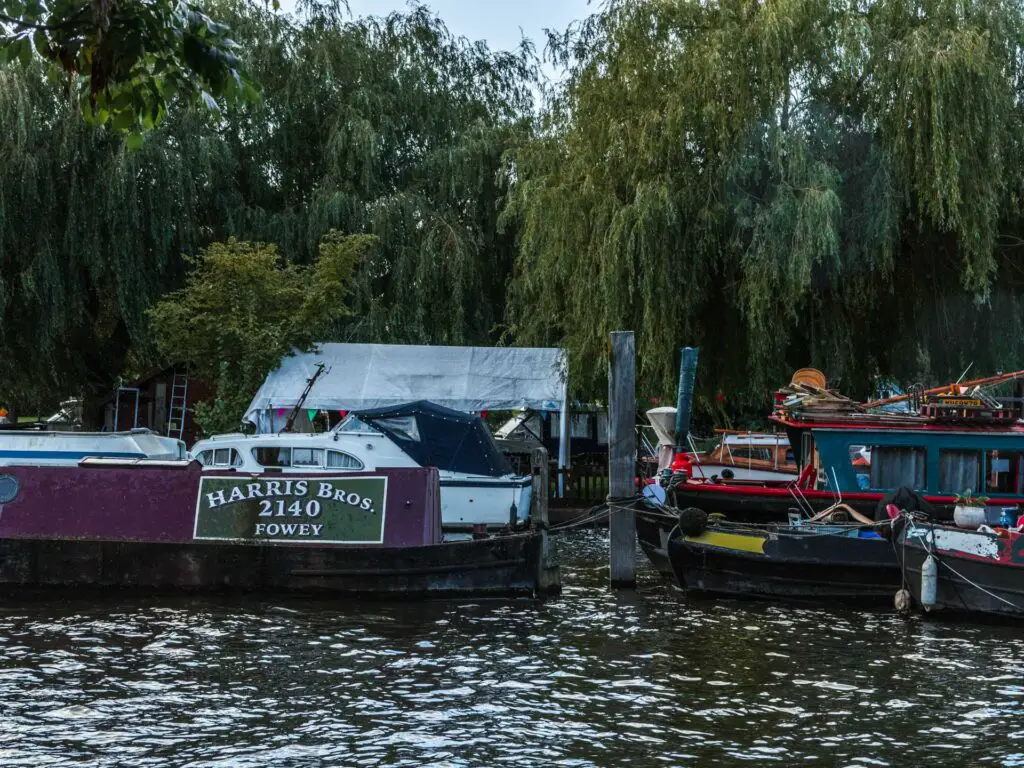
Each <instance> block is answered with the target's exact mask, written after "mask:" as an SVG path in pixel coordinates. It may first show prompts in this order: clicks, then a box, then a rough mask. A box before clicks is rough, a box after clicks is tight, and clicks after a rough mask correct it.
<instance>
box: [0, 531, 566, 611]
mask: <svg viewBox="0 0 1024 768" xmlns="http://www.w3.org/2000/svg"><path fill="white" fill-rule="evenodd" d="M541 550H542V541H541V536H540V534H538V533H524V534H516V535H511V536H496V537H491V538H487V539H483V540H479V541H460V542H450V543H444V544H435V545H430V546H422V547H400V548H399V547H384V548H374V549H371V548H334V549H329V548H326V547H309V546H289V545H283V546H269V545H245V544H215V543H196V544H166V543H164V544H161V543H144V542H129V541H74V540H40V539H20V540H19V539H2V540H0V585H3V586H6V587H65V588H67V587H117V588H128V589H145V590H157V591H160V590H194V591H206V590H209V591H238V592H268V591H269V592H304V593H336V594H345V595H353V596H365V597H402V598H406V597H408V598H413V597H424V596H426V597H460V596H505V597H516V596H534V595H537V594H542V593H544V592H550V591H554V590H555V589H557V569H554V572H551V569H548V571H549V572H548V574H547V575H548V577H549V580H553V581H554V583H553V584H552V583H548V584H544V583H541V582H540V581H539V580H538V569H539V568H540V567H541V566H540V558H541V556H542V551H541Z"/></svg>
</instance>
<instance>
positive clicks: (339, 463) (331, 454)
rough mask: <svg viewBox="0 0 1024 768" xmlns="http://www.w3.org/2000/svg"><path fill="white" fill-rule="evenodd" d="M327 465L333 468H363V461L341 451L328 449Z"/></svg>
mask: <svg viewBox="0 0 1024 768" xmlns="http://www.w3.org/2000/svg"><path fill="white" fill-rule="evenodd" d="M327 466H328V467H330V468H331V469H362V468H363V462H361V461H360V460H359V459H357V458H356V457H355V456H350V455H349V454H347V453H342V452H341V451H328V452H327Z"/></svg>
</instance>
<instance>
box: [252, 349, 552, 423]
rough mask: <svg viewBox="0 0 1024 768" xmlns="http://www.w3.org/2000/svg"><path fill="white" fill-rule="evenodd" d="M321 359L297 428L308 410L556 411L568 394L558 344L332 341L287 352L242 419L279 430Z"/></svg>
mask: <svg viewBox="0 0 1024 768" xmlns="http://www.w3.org/2000/svg"><path fill="white" fill-rule="evenodd" d="M320 362H323V363H324V364H325V365H326V366H327V368H326V372H325V373H324V374H323V375H322V376H321V377H320V378H319V379H318V380H317V382H316V384H315V385H314V386H313V389H312V390H311V391H310V393H309V397H307V398H306V401H305V403H303V408H302V411H303V412H302V413H300V414H299V416H300V418H299V420H298V422H297V423H296V425H295V428H296V429H297V430H301V429H302V424H301V423H299V422H302V421H303V416H304V412H305V411H306V410H316V411H321V410H325V411H342V410H344V411H358V410H366V409H374V408H389V407H392V406H396V405H402V404H405V403H409V402H413V401H417V400H429V401H430V402H432V403H436V404H437V405H440V406H443V407H446V408H452V409H454V410H457V411H463V412H480V411H486V410H495V411H497V410H513V409H519V408H531V409H533V410H539V411H555V410H559V409H560V408H561V407H562V402H563V398H564V396H565V395H564V392H565V388H564V378H563V377H564V370H565V353H564V352H563V351H562V350H560V349H538V348H523V347H432V346H414V345H402V344H333V343H332V344H321V345H319V346H318V347H317V348H316V350H315V351H313V352H306V353H300V354H295V355H291V356H288V357H285V358H284V359H283V360H282V361H281V365H280V367H279V368H277V370H275V371H272V372H271V373H270V374H269V375H268V376H267V378H266V380H265V381H264V382H263V386H261V387H260V390H259V392H257V393H256V396H255V397H254V398H253V401H252V403H251V404H250V405H249V408H248V410H247V411H246V413H245V417H244V418H245V420H246V421H249V422H252V423H253V424H255V425H256V428H257V431H259V432H276V431H279V430H280V429H281V428H282V427H283V426H284V423H285V420H286V418H287V413H288V412H289V411H290V410H291V409H292V408H293V407H294V406H295V404H296V403H297V402H298V400H299V397H300V396H301V395H302V391H303V389H304V388H305V386H306V380H307V379H309V377H310V376H312V375H313V373H314V371H315V370H316V365H317V363H320Z"/></svg>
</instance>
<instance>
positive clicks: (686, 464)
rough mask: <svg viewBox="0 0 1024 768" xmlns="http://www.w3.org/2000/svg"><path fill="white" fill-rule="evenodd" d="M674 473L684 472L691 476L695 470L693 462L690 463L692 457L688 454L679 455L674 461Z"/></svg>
mask: <svg viewBox="0 0 1024 768" xmlns="http://www.w3.org/2000/svg"><path fill="white" fill-rule="evenodd" d="M671 469H672V472H679V471H680V470H682V471H683V472H686V474H687V476H689V475H690V473H691V471H692V470H693V462H692V461H690V455H689V454H688V453H677V454H676V455H675V457H673V459H672V467H671Z"/></svg>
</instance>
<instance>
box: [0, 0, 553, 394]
mask: <svg viewBox="0 0 1024 768" xmlns="http://www.w3.org/2000/svg"><path fill="white" fill-rule="evenodd" d="M209 5H210V13H211V15H212V16H214V17H215V18H217V19H220V20H223V21H225V22H226V23H227V24H229V25H230V28H231V30H232V34H233V36H234V39H235V41H236V42H237V43H238V48H237V51H238V53H239V56H240V57H241V58H242V59H243V61H242V65H244V68H245V71H247V72H248V73H250V75H251V77H252V79H253V81H254V82H256V83H258V84H259V86H260V89H261V94H262V97H261V99H260V100H259V101H258V102H251V103H250V102H245V101H242V102H235V103H233V104H231V105H229V106H228V107H227V108H225V109H224V110H223V111H222V112H220V113H216V112H211V111H210V110H208V109H205V108H201V109H197V108H193V106H192V105H191V104H190V102H189V101H188V100H186V99H177V100H174V101H172V102H170V103H169V104H168V107H167V114H166V116H165V117H164V118H163V121H162V122H161V124H160V125H159V126H158V127H156V128H155V129H154V130H152V131H150V132H148V133H147V134H146V135H145V138H144V140H143V141H142V142H141V146H139V142H138V139H131V143H132V146H130V147H129V146H128V139H126V137H125V136H124V135H123V134H119V133H117V132H115V131H110V130H104V129H101V128H97V127H95V126H89V125H87V124H85V122H84V121H82V120H81V119H80V117H79V115H78V114H77V112H76V105H75V97H74V95H73V94H70V95H69V94H67V93H65V91H64V90H63V88H61V87H59V86H58V87H55V86H54V85H52V84H51V83H50V81H49V80H48V79H47V77H46V75H45V71H44V69H43V67H42V65H40V64H32V63H31V62H30V63H29V65H28V66H26V67H22V66H21V65H20V64H6V65H2V64H0V404H6V405H8V406H10V405H12V404H13V405H14V406H15V407H18V408H21V409H28V408H43V407H46V406H47V405H49V404H52V403H53V402H54V401H55V400H57V399H59V398H61V397H65V396H67V395H69V394H76V393H85V394H87V395H88V394H90V393H106V392H109V391H110V388H111V386H112V385H113V383H114V381H115V380H116V378H117V377H118V376H119V375H122V374H124V373H126V372H127V371H129V369H130V368H132V367H133V366H134V367H136V368H139V367H141V366H142V365H143V363H148V362H154V363H155V362H168V360H167V359H166V358H165V357H161V356H160V354H159V352H160V350H157V349H156V348H155V345H154V344H153V343H152V341H151V337H152V332H151V329H150V327H149V325H148V321H147V314H146V310H147V309H148V308H149V307H150V306H151V305H153V303H154V302H155V301H156V300H157V299H158V298H159V297H160V296H162V295H165V294H167V293H169V292H171V291H173V290H174V289H177V288H179V287H181V286H182V285H183V284H184V281H185V277H186V273H187V257H189V256H194V255H196V254H198V253H199V251H200V249H202V248H204V247H207V246H209V245H210V244H211V243H214V242H221V241H226V240H228V239H229V238H231V237H236V238H238V239H239V240H245V241H253V242H261V243H268V244H273V245H275V246H277V247H278V248H279V250H280V252H281V253H285V254H288V256H289V258H290V259H291V260H292V261H293V262H294V263H296V264H312V263H313V262H314V261H315V260H316V258H317V253H318V249H319V246H320V243H321V241H322V238H323V237H324V235H325V234H327V233H328V232H329V231H331V230H338V231H340V232H342V233H345V234H366V235H373V236H375V238H376V240H375V242H376V243H377V244H378V245H377V247H376V248H375V249H374V250H373V251H372V254H371V255H370V256H368V257H367V258H366V259H365V260H364V261H362V262H361V263H360V265H359V267H358V270H357V274H356V275H355V276H354V278H353V286H352V289H351V296H349V297H348V298H347V300H346V304H347V306H348V307H349V308H350V309H351V311H352V313H353V315H352V316H351V317H346V318H338V319H336V321H335V322H333V323H332V324H331V328H330V329H329V331H330V334H331V335H332V336H333V338H335V339H338V340H367V341H394V342H403V341H404V342H432V343H445V342H451V343H468V342H488V341H490V340H493V339H495V338H496V337H497V335H498V334H499V333H500V330H499V329H498V326H499V324H500V321H501V320H502V318H503V316H504V296H505V289H506V284H507V281H508V277H509V275H510V274H511V271H512V268H513V263H514V259H515V243H514V238H513V236H512V235H511V234H510V233H506V232H503V231H499V228H498V226H497V218H498V216H499V214H500V211H501V208H502V206H503V200H504V198H503V195H504V182H503V178H504V177H503V173H504V172H505V169H504V166H503V164H502V156H503V154H504V153H505V152H506V151H507V150H508V148H509V147H510V146H511V145H512V142H513V141H514V140H516V139H517V137H519V136H520V135H521V133H522V132H523V131H524V130H525V129H526V128H527V127H528V119H527V117H526V116H528V115H529V114H530V112H531V109H532V107H531V99H532V93H533V91H532V89H531V86H530V83H531V81H532V79H533V78H534V72H533V61H534V59H533V56H532V53H531V51H530V49H529V47H528V46H524V48H523V49H521V50H519V51H516V52H514V53H494V52H491V51H489V50H488V49H487V48H486V47H485V46H483V45H482V44H471V43H469V42H467V41H464V40H460V39H455V38H454V37H453V36H452V35H451V34H450V33H449V32H448V31H447V29H446V28H445V26H444V25H443V23H442V22H441V21H440V20H439V19H438V18H436V17H435V16H433V15H431V14H430V13H429V12H428V11H426V10H424V9H417V8H412V9H410V10H409V11H408V12H407V13H404V14H394V15H391V16H389V17H387V18H384V19H361V20H353V19H351V18H350V17H349V16H348V15H347V13H345V12H344V11H343V8H342V7H341V6H339V5H331V4H316V5H311V6H310V7H309V8H307V9H306V11H305V12H304V15H302V16H301V17H290V16H284V15H281V14H278V13H275V12H274V11H273V10H271V8H270V5H269V4H262V3H249V2H230V1H227V2H225V1H222V0H217V1H216V2H212V3H210V4H209ZM136 147H138V148H137V149H136ZM339 301H340V300H339ZM165 351H166V350H165ZM177 356H178V357H179V358H180V359H182V360H186V361H187V359H188V350H187V349H183V350H180V351H179V352H178V354H177Z"/></svg>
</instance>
